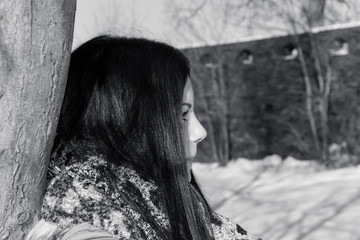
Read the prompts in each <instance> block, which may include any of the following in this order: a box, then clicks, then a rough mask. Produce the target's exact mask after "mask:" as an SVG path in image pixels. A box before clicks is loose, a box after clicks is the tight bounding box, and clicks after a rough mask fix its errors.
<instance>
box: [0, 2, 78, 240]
mask: <svg viewBox="0 0 360 240" xmlns="http://www.w3.org/2000/svg"><path fill="white" fill-rule="evenodd" d="M75 7H76V1H73V0H47V1H33V0H30V1H21V0H1V2H0V134H1V136H0V191H1V194H0V239H24V237H25V235H26V233H27V231H28V228H29V227H31V225H32V223H34V222H36V221H37V219H38V217H39V212H40V207H41V204H42V198H43V193H44V188H45V177H46V170H47V164H48V159H49V156H50V151H51V147H52V144H53V139H54V136H55V130H56V126H57V120H58V114H59V110H60V107H61V103H62V99H63V94H64V90H65V85H66V77H67V71H68V65H69V60H70V53H71V45H72V37H73V27H74V17H75Z"/></svg>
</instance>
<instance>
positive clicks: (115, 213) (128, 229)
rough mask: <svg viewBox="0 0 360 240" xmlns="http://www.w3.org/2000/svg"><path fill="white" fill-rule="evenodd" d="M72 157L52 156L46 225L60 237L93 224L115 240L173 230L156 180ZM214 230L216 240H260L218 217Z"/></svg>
mask: <svg viewBox="0 0 360 240" xmlns="http://www.w3.org/2000/svg"><path fill="white" fill-rule="evenodd" d="M69 156H71V155H69V153H68V152H66V151H60V152H57V153H56V154H54V155H53V159H52V160H51V163H50V166H49V174H48V175H49V179H48V180H49V182H48V186H47V190H46V194H45V197H44V203H43V209H42V217H43V219H45V220H46V221H51V222H55V223H57V224H58V226H59V231H61V232H66V231H64V230H66V229H70V228H71V227H73V226H74V225H77V224H81V223H88V224H91V225H92V226H95V227H98V228H101V229H104V230H106V231H107V232H109V233H111V234H112V235H113V236H114V238H115V239H149V240H156V239H163V238H162V236H159V235H158V232H159V231H155V229H156V228H164V229H165V230H169V221H168V219H167V217H166V215H165V213H164V211H163V209H165V208H164V203H163V201H162V195H161V192H159V189H158V188H157V187H156V185H155V184H154V183H152V181H151V180H147V179H146V178H145V177H142V176H140V175H139V174H138V173H137V172H136V171H135V170H134V169H132V168H131V167H129V166H126V165H125V164H124V165H123V166H118V165H115V164H112V163H109V162H107V161H106V160H104V158H103V157H102V156H101V155H99V154H94V155H92V156H84V157H82V158H81V159H79V158H76V157H74V156H71V157H69ZM109 176H112V178H113V179H111V178H109ZM125 196H126V197H125ZM129 200H130V201H134V203H136V204H131V202H129ZM136 206H138V207H136ZM140 208H141V210H140ZM144 209H145V211H148V213H149V214H147V215H148V216H151V217H152V218H153V219H155V222H156V226H154V225H151V224H150V223H149V222H151V221H147V220H146V217H145V216H144V215H142V214H140V212H144ZM148 216H147V217H148ZM211 227H212V230H213V233H214V236H215V239H222V240H223V239H234V240H235V239H237V240H258V238H256V237H253V236H251V235H249V234H247V233H246V231H245V230H243V229H242V228H241V227H240V226H239V225H237V224H235V223H234V222H232V221H230V220H229V219H227V218H225V217H222V216H220V215H218V214H216V213H213V216H212V224H211Z"/></svg>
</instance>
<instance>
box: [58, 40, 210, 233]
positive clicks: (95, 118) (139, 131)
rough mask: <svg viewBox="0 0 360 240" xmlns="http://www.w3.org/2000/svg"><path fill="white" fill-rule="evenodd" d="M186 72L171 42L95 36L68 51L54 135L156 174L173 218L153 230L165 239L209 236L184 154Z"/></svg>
mask: <svg viewBox="0 0 360 240" xmlns="http://www.w3.org/2000/svg"><path fill="white" fill-rule="evenodd" d="M189 74H190V69H189V61H188V60H187V58H186V57H185V56H184V55H183V54H182V53H181V52H180V51H179V50H177V49H175V48H173V47H171V46H169V45H167V44H164V43H159V42H155V41H150V40H146V39H138V38H123V37H111V36H100V37H97V38H94V39H92V40H90V41H88V42H86V43H85V44H83V45H82V46H80V47H79V48H78V49H76V50H75V51H74V52H73V54H72V56H71V62H70V70H69V77H68V83H67V87H66V92H65V97H64V102H63V106H62V109H61V115H60V119H59V125H58V137H57V138H58V139H61V141H62V142H65V143H67V144H69V145H73V146H75V148H76V149H78V150H79V151H85V152H86V151H90V150H95V151H96V152H99V153H101V154H103V155H104V156H106V159H107V160H108V161H111V162H113V163H115V164H121V163H127V164H130V165H131V166H132V167H133V168H134V169H136V170H137V171H138V172H139V173H141V174H142V175H143V176H146V177H148V178H149V179H152V180H153V181H154V182H155V184H156V185H157V186H158V187H159V189H161V190H163V192H164V201H165V203H166V209H165V210H166V211H167V215H168V217H169V221H170V227H171V232H170V233H164V232H161V231H162V230H161V229H156V230H157V231H159V234H160V236H162V237H163V238H164V239H207V240H208V239H213V234H212V230H211V227H210V226H209V225H210V223H209V221H207V220H208V219H209V218H208V217H207V215H208V213H205V214H204V211H205V212H206V209H207V208H208V205H207V204H206V202H205V206H204V207H205V210H204V207H203V211H201V210H199V209H201V207H200V206H199V203H198V202H199V199H197V198H196V197H194V193H193V189H192V187H190V184H189V183H188V180H187V171H186V162H185V160H184V147H183V140H182V139H183V136H182V123H181V104H182V97H183V90H184V86H185V83H186V81H187V79H188V77H189ZM200 202H201V200H200ZM143 214H145V215H146V214H147V213H146V212H144V213H143ZM204 215H205V216H204ZM149 221H150V224H152V225H154V226H156V224H155V223H154V220H151V219H150V220H149ZM152 221H153V223H151V222H152Z"/></svg>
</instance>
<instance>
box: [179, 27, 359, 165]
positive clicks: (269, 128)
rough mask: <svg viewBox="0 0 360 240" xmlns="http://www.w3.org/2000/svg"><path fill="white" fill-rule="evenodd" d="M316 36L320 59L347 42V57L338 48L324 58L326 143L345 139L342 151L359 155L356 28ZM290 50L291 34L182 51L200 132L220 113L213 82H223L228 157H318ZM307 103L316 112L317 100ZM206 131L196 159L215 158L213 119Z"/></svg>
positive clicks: (306, 50) (306, 40)
mask: <svg viewBox="0 0 360 240" xmlns="http://www.w3.org/2000/svg"><path fill="white" fill-rule="evenodd" d="M315 37H316V38H317V39H318V43H319V45H318V50H319V52H320V53H321V57H322V58H324V59H325V57H326V55H327V54H328V53H329V51H330V50H331V49H334V50H338V49H340V47H339V46H340V45H342V46H346V44H348V49H349V53H348V54H345V55H341V51H342V50H340V52H338V54H339V55H338V56H332V57H331V60H332V73H333V74H332V76H333V77H332V80H333V84H332V92H331V103H330V108H329V117H330V119H329V126H330V142H331V143H338V144H341V143H343V144H344V142H345V143H346V144H345V145H346V148H347V151H349V152H352V153H356V154H360V150H359V149H358V147H357V145H358V144H357V142H359V141H358V140H359V139H360V138H359V136H358V135H360V131H359V130H360V129H359V128H360V109H359V106H360V104H359V103H360V99H359V95H360V79H359V76H360V75H359V74H360V67H359V66H360V65H359V64H360V27H352V28H346V29H337V30H328V31H322V32H318V33H316V34H315ZM300 39H301V46H302V49H303V50H304V55H305V58H306V62H307V64H308V68H309V70H310V76H311V82H312V84H313V87H314V88H316V76H315V69H314V64H313V58H312V56H311V53H310V46H309V38H308V36H307V35H306V34H303V35H301V36H300ZM294 49H296V44H295V41H294V38H293V37H291V36H283V37H276V38H269V39H261V40H256V41H248V42H239V43H234V44H224V45H217V46H207V47H198V48H189V49H184V50H183V51H184V53H185V54H186V55H187V56H188V57H189V59H190V61H191V65H192V73H191V78H192V81H193V85H194V90H195V101H196V102H195V104H196V112H197V115H198V118H199V119H200V121H201V122H202V123H203V124H204V126H205V127H206V128H207V129H209V125H210V122H211V121H213V119H212V118H213V117H214V116H216V112H218V111H219V105H218V104H217V102H216V101H217V99H218V96H217V95H218V91H217V88H218V84H217V81H219V79H220V81H221V80H224V81H225V83H226V101H227V106H228V109H229V114H228V116H227V119H228V129H229V133H230V138H229V139H230V153H231V156H230V157H231V158H237V157H247V158H261V157H264V156H266V155H269V154H279V155H281V156H284V157H286V156H288V155H291V156H294V157H297V158H300V159H314V158H317V157H318V156H317V154H316V151H315V149H314V144H313V140H312V136H311V133H310V127H309V123H308V118H307V115H306V108H305V85H304V81H303V74H302V71H301V65H300V61H299V59H298V56H296V52H294ZM344 49H345V50H346V48H343V50H344ZM295 51H296V50H295ZM292 54H293V55H292ZM322 67H323V69H324V68H325V66H322ZM324 71H325V70H324ZM324 73H325V72H324ZM314 106H315V109H316V100H315V101H314ZM316 114H318V113H316ZM213 122H214V121H213ZM208 133H209V136H208V138H207V139H206V140H204V142H203V143H201V144H199V155H198V159H199V160H200V161H203V162H212V161H213V159H214V158H213V157H212V152H213V149H212V148H213V146H212V141H213V142H214V141H215V142H216V141H218V140H219V135H218V134H219V133H218V130H217V129H216V124H215V127H213V129H211V131H210V132H209V131H208Z"/></svg>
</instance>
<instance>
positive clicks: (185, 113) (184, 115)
mask: <svg viewBox="0 0 360 240" xmlns="http://www.w3.org/2000/svg"><path fill="white" fill-rule="evenodd" d="M188 113H189V110H188V111H186V112H183V113H182V114H181V117H182V120H184V121H187V120H188V119H187V118H186V117H187V115H188Z"/></svg>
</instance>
